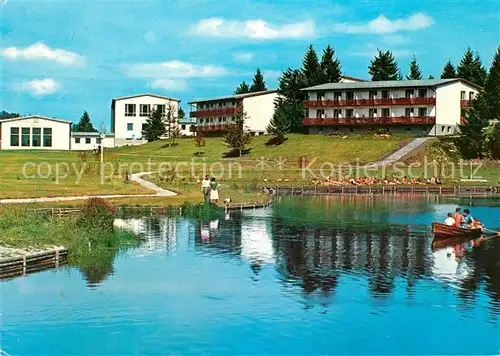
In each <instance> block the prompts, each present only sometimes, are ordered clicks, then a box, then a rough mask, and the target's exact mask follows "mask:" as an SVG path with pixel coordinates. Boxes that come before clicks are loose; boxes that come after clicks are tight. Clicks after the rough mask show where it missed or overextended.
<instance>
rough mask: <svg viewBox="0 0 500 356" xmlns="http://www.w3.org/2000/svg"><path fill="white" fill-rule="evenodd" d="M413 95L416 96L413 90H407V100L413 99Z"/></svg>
mask: <svg viewBox="0 0 500 356" xmlns="http://www.w3.org/2000/svg"><path fill="white" fill-rule="evenodd" d="M413 95H414V91H413V89H406V91H405V98H413Z"/></svg>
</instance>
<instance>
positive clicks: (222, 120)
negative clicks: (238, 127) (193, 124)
mask: <svg viewBox="0 0 500 356" xmlns="http://www.w3.org/2000/svg"><path fill="white" fill-rule="evenodd" d="M227 121H229V120H228V118H227V117H219V118H216V117H210V118H206V119H199V123H200V124H203V123H204V122H205V123H207V124H208V123H211V122H212V123H213V122H227ZM231 121H236V118H235V117H234V116H233V117H231Z"/></svg>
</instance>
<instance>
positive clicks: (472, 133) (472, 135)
mask: <svg viewBox="0 0 500 356" xmlns="http://www.w3.org/2000/svg"><path fill="white" fill-rule="evenodd" d="M487 113H488V104H487V102H486V100H485V96H484V95H483V94H479V95H478V97H477V98H476V99H475V100H474V101H473V104H472V109H471V110H470V112H469V116H468V117H467V118H466V122H465V123H464V124H462V125H459V129H460V130H459V137H458V139H457V143H458V146H459V148H460V150H461V151H462V156H463V157H465V158H481V157H484V155H485V154H486V153H487V151H488V149H487V148H486V147H485V143H486V130H485V129H486V128H487V127H488V125H489V120H488V118H487Z"/></svg>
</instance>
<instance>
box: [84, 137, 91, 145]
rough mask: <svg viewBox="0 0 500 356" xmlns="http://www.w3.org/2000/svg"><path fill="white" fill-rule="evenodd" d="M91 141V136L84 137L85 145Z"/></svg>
mask: <svg viewBox="0 0 500 356" xmlns="http://www.w3.org/2000/svg"><path fill="white" fill-rule="evenodd" d="M91 142H92V141H91V138H90V137H85V143H86V144H87V145H90V143H91Z"/></svg>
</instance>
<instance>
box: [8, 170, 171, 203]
mask: <svg viewBox="0 0 500 356" xmlns="http://www.w3.org/2000/svg"><path fill="white" fill-rule="evenodd" d="M151 173H154V172H141V173H135V174H132V175H131V176H130V180H132V181H134V182H137V183H138V184H140V185H141V186H143V187H144V188H147V189H151V190H153V191H154V192H155V194H114V195H113V194H108V195H79V196H73V197H71V196H69V197H50V198H49V197H43V198H21V199H0V204H27V203H54V202H61V201H72V200H85V199H88V198H104V199H112V198H136V197H173V196H176V195H177V193H175V192H172V191H170V190H166V189H163V188H160V187H159V186H157V185H156V184H154V183H152V182H149V181H147V180H144V179H142V178H141V177H142V176H144V175H148V174H151Z"/></svg>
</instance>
